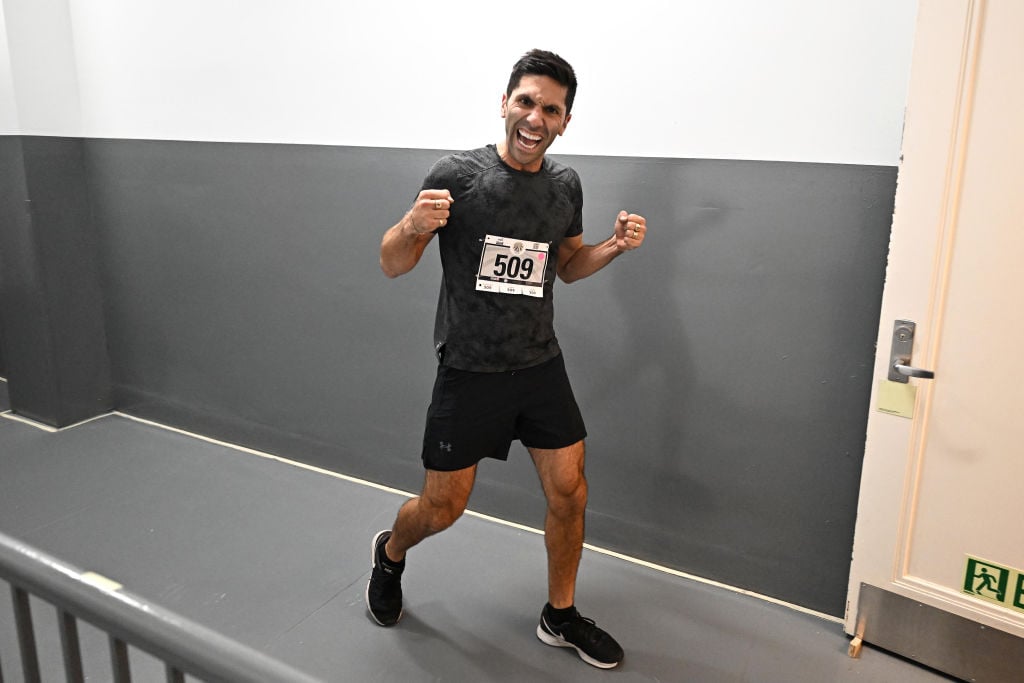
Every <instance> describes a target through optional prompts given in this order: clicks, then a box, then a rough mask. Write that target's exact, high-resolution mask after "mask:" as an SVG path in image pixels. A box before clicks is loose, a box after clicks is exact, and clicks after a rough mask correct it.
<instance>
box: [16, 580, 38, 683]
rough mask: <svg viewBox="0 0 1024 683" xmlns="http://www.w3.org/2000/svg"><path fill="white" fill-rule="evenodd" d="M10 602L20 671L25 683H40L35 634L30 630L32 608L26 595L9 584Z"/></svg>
mask: <svg viewBox="0 0 1024 683" xmlns="http://www.w3.org/2000/svg"><path fill="white" fill-rule="evenodd" d="M11 601H12V602H13V603H14V624H15V629H16V630H17V631H18V648H19V650H20V652H21V671H22V673H23V675H24V676H25V683H40V680H41V679H40V677H39V658H38V657H37V656H36V634H35V632H34V631H33V630H32V607H31V605H29V602H28V593H26V592H25V591H23V590H22V589H20V588H18V587H17V586H15V585H14V584H11Z"/></svg>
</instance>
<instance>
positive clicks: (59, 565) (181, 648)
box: [0, 533, 317, 683]
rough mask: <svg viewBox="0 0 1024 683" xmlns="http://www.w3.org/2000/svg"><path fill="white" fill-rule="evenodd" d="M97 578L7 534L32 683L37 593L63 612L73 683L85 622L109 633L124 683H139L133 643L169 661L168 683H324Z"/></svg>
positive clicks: (0, 542)
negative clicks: (191, 681) (189, 681)
mask: <svg viewBox="0 0 1024 683" xmlns="http://www.w3.org/2000/svg"><path fill="white" fill-rule="evenodd" d="M91 576H92V577H95V575H91ZM91 576H90V575H89V574H83V573H82V572H80V571H79V570H77V569H76V568H74V567H72V566H70V565H68V564H65V563H64V562H61V561H60V560H58V559H56V558H54V557H51V556H49V555H47V554H45V553H43V552H41V551H39V550H37V549H35V548H33V547H31V546H29V545H27V544H25V543H23V542H21V541H18V540H16V539H14V538H11V537H10V536H7V535H5V534H3V533H0V579H4V580H5V581H7V583H9V584H10V586H11V598H12V602H13V611H14V623H15V629H16V631H17V637H18V647H19V651H20V654H21V670H22V675H23V679H24V681H25V683H38V682H39V681H40V680H41V679H40V673H39V671H40V669H39V656H38V653H37V651H36V642H35V630H34V628H33V625H32V611H31V607H30V605H29V597H30V595H31V596H35V597H37V598H40V599H42V600H44V601H46V602H48V603H50V604H51V605H53V606H54V607H55V608H56V610H57V623H58V628H59V631H60V641H61V650H62V654H63V659H64V673H65V678H66V679H67V681H68V683H82V682H84V680H85V678H84V675H83V667H82V652H81V645H80V643H79V639H78V621H77V620H79V619H81V620H82V621H83V622H87V623H89V624H91V625H93V626H95V627H96V628H98V629H100V630H101V631H104V632H106V634H107V637H108V640H109V644H110V664H111V669H112V671H113V679H114V681H115V682H116V683H130V681H131V670H130V663H129V656H128V646H129V645H131V646H133V647H137V648H138V649H140V650H142V651H144V652H147V653H149V654H150V655H152V656H154V657H156V658H157V659H159V660H161V661H162V662H163V663H164V667H165V671H166V675H167V681H168V683H183V681H184V680H185V676H186V675H188V676H194V677H196V678H198V679H200V680H203V681H207V682H208V683H218V682H223V683H317V679H315V678H312V677H310V676H308V675H306V674H304V673H302V672H300V671H297V670H296V669H293V668H291V667H289V666H287V665H285V664H283V663H282V662H279V661H277V660H276V659H272V658H270V657H268V656H266V655H264V654H262V653H260V652H257V651H256V650H253V649H251V648H249V647H246V646H245V645H242V644H240V643H238V642H236V641H234V640H231V639H230V638H226V637H225V636H223V635H221V634H219V633H216V632H214V631H212V630H210V629H208V628H206V627H204V626H201V625H199V624H197V623H195V622H192V621H189V620H188V619H185V618H184V617H182V616H179V615H177V614H175V613H173V612H170V611H168V610H166V609H163V608H161V607H158V606H156V605H154V604H152V603H149V602H147V601H146V600H144V599H142V598H140V597H139V596H137V595H132V594H131V593H128V592H126V591H124V590H121V588H120V587H119V586H117V584H114V583H113V582H110V585H104V583H103V582H102V581H97V580H96V579H95V578H91ZM0 683H3V662H0Z"/></svg>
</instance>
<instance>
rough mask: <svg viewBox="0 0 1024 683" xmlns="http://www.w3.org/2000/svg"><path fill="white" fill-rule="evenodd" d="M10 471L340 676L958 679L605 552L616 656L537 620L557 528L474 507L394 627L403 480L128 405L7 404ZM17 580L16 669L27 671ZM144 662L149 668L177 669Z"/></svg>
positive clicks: (831, 628)
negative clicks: (323, 467) (375, 541)
mask: <svg viewBox="0 0 1024 683" xmlns="http://www.w3.org/2000/svg"><path fill="white" fill-rule="evenodd" d="M5 404H6V387H5V385H3V383H0V409H4V408H6V405H5ZM0 472H2V477H0V530H2V531H3V532H4V533H7V534H8V535H11V536H14V537H16V538H19V539H21V540H23V541H25V542H28V543H30V544H33V545H35V546H37V547H39V548H40V549H42V550H44V551H45V552H48V553H51V554H53V555H56V556H58V557H60V558H62V559H64V560H65V561H67V562H70V563H71V564H73V565H76V566H78V567H80V568H82V569H85V570H91V571H96V572H99V573H101V574H103V575H106V576H108V577H110V578H113V579H115V580H116V581H118V582H120V583H122V584H123V585H124V586H125V588H126V589H127V590H129V591H132V592H134V593H136V594H139V595H141V596H144V597H145V598H147V599H149V600H151V601H153V602H155V603H157V604H160V605H162V606H163V607H166V608H168V609H171V610H174V611H176V612H179V613H181V614H182V615H184V616H186V617H188V618H190V619H193V620H195V621H197V622H199V623H202V624H204V625H206V626H209V627H212V628H214V629H216V630H218V631H220V632H222V633H224V634H226V635H228V636H231V637H233V638H235V639H237V640H239V641H241V642H243V643H245V644H247V645H250V646H253V647H255V648H257V649H259V650H261V651H264V652H266V653H268V654H270V655H272V656H274V657H276V658H278V659H281V660H283V661H285V662H287V663H289V664H292V665H294V666H296V667H297V668H300V669H302V670H304V671H306V672H308V673H310V674H312V675H314V676H317V677H319V678H322V679H323V680H324V681H583V680H586V681H590V680H595V679H596V678H598V677H600V676H612V677H615V678H616V680H622V681H695V682H699V683H725V682H730V683H738V682H741V681H743V682H751V683H773V682H779V683H783V682H785V683H794V682H800V681H814V682H816V683H819V682H840V683H841V682H846V681H861V682H863V681H894V682H896V681H898V682H899V683H930V682H934V681H946V680H950V679H948V678H946V677H944V676H941V675H939V674H936V673H934V672H931V671H928V670H926V669H923V668H921V667H918V666H916V665H914V664H912V663H910V662H907V661H905V660H902V659H899V658H896V657H893V656H890V655H888V654H887V653H885V652H882V651H880V650H876V649H872V648H870V647H866V648H865V650H864V653H863V655H862V656H861V658H860V659H857V660H853V659H850V658H848V657H847V656H846V648H847V644H848V641H847V638H846V636H845V635H844V634H843V633H842V628H841V626H840V625H839V624H837V623H834V622H832V621H828V620H825V619H821V618H818V617H816V616H813V615H807V614H802V613H800V612H797V611H795V610H792V609H789V608H786V607H782V606H778V605H773V604H770V603H767V602H765V601H763V600H759V599H757V598H753V597H749V596H745V595H740V594H737V593H733V592H731V591H727V590H723V589H721V588H715V587H711V586H708V585H705V584H702V583H699V582H695V581H692V580H688V579H685V578H680V577H678V576H673V575H670V574H667V573H664V572H660V571H657V570H655V569H649V568H645V567H642V566H638V565H636V564H632V563H628V562H625V561H623V560H619V559H615V558H612V557H608V556H606V555H602V554H599V553H596V552H593V551H586V552H585V554H584V559H583V565H582V569H581V572H580V580H579V591H578V604H579V606H580V608H581V610H582V611H583V612H584V613H585V614H586V615H588V616H592V617H594V618H596V619H597V620H598V623H600V624H601V625H603V626H605V627H606V628H607V629H608V630H609V631H611V632H612V633H613V634H615V635H616V637H617V638H618V639H619V641H620V642H621V643H622V645H623V647H624V648H625V650H626V660H625V661H624V662H623V664H622V665H621V667H619V668H618V669H616V670H614V671H611V672H607V673H605V672H600V671H598V670H596V669H593V668H591V667H589V666H587V665H586V664H583V663H582V662H581V661H579V660H578V659H577V658H576V656H575V655H574V654H573V653H571V652H570V651H567V650H559V649H555V648H549V647H546V646H544V645H542V644H541V643H540V642H539V641H538V640H537V639H536V637H535V636H534V627H535V624H536V619H537V616H538V613H539V610H540V607H541V606H542V605H543V603H544V600H545V587H544V550H543V539H542V538H541V537H540V536H538V535H537V534H535V533H532V532H529V531H523V530H519V529H516V528H513V527H509V526H505V525H501V524H498V523H495V522H493V521H489V520H486V519H481V518H477V517H472V516H466V517H464V518H463V519H461V520H460V521H459V522H458V524H456V526H455V527H453V528H452V529H450V530H449V531H447V532H445V533H444V534H441V535H440V536H437V537H435V538H434V539H431V540H430V541H429V542H428V543H426V544H424V545H423V546H421V547H420V548H417V549H416V550H415V551H414V552H413V553H411V554H410V556H409V566H408V570H407V571H406V575H405V580H404V586H405V592H406V615H405V617H404V618H403V620H402V622H401V623H400V624H399V625H398V626H397V627H395V628H392V629H384V628H380V627H378V626H376V625H374V624H372V623H371V622H370V620H369V618H368V617H367V615H366V612H365V607H364V604H363V591H364V588H365V582H366V579H367V576H368V569H369V568H368V560H369V548H368V545H369V539H370V537H371V536H372V534H373V533H374V532H376V531H377V530H378V529H381V528H384V527H387V526H389V525H390V522H391V521H392V518H393V517H394V514H395V511H396V510H397V508H398V506H399V505H400V504H401V503H402V502H403V500H404V498H403V496H401V495H400V494H398V493H394V492H389V491H386V490H381V489H377V488H373V487H370V486H366V485H364V484H360V483H357V482H352V481H347V480H344V479H340V478H337V477H334V476H331V475H329V474H326V473H320V472H315V471H310V470H307V469H302V468H299V467H296V466H293V465H290V464H287V463H284V462H280V461H276V460H272V459H267V458H262V457H259V456H258V455H254V454H251V453H245V452H241V451H238V450H235V449H231V448H227V447H224V446H221V445H216V444H212V443H208V442H205V441H202V440H198V439H195V438H192V437H189V436H186V435H182V434H178V433H174V432H170V431H167V430H165V429H161V428H159V427H154V426H150V425H146V424H140V423H138V422H135V421H132V420H130V419H128V418H126V417H123V416H117V415H114V416H108V417H104V418H102V419H100V420H97V421H94V422H89V423H87V424H84V425H80V426H77V427H74V428H72V429H69V430H65V431H61V432H58V433H47V432H44V431H41V430H39V429H37V428H35V427H33V426H30V425H26V424H23V423H20V422H16V421H13V420H10V419H0ZM8 593H9V591H7V590H6V588H4V589H3V590H2V591H0V662H2V665H3V667H4V669H3V676H2V677H0V678H2V679H3V680H5V681H17V680H19V677H20V674H19V673H18V672H17V671H16V666H17V662H18V654H17V646H16V641H15V638H14V630H13V625H12V616H11V608H10V599H9V595H8ZM33 609H34V614H35V615H36V619H37V632H38V633H37V638H38V639H39V641H40V643H41V645H40V647H41V649H42V650H43V651H44V654H43V656H42V659H43V668H44V671H43V676H44V680H47V681H50V680H54V681H56V680H63V677H62V674H61V673H60V669H59V641H58V640H57V635H56V629H55V621H56V620H55V618H54V617H53V616H52V613H53V610H52V609H49V608H48V606H46V605H44V604H42V603H39V602H38V601H35V603H34V608H33ZM82 638H83V644H84V649H85V651H86V668H87V673H88V680H90V681H105V680H109V679H110V674H109V670H108V668H107V664H106V643H105V641H104V640H103V638H102V635H101V634H100V633H99V632H96V631H94V630H92V629H90V628H88V627H86V628H84V629H83V636H82ZM132 661H133V664H132V666H133V674H134V675H135V680H138V681H162V680H163V673H162V671H161V670H160V668H159V666H158V664H157V663H156V662H155V661H153V660H149V659H148V658H147V657H145V656H139V655H138V653H134V654H133V659H132Z"/></svg>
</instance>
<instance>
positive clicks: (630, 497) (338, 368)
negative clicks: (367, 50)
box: [85, 140, 896, 615]
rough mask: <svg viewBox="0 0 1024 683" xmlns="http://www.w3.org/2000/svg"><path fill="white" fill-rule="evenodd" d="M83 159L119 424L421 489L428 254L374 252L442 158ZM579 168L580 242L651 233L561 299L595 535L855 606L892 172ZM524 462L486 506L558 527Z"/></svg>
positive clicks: (124, 154)
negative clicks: (389, 261) (618, 216)
mask: <svg viewBox="0 0 1024 683" xmlns="http://www.w3.org/2000/svg"><path fill="white" fill-rule="evenodd" d="M85 144H86V150H87V163H88V169H89V179H90V185H91V189H92V201H93V205H94V207H95V211H96V216H97V225H98V227H99V228H100V230H101V254H102V262H103V267H104V282H105V286H106V303H107V325H108V336H109V340H110V341H109V343H110V349H111V355H112V358H113V359H114V378H115V383H116V386H117V392H118V393H117V396H118V400H119V404H120V406H121V407H122V409H126V410H129V411H130V412H136V413H138V414H141V415H146V416H150V417H154V418H157V419H162V420H166V421H171V422H173V423H175V424H179V425H181V426H184V427H186V428H190V429H195V430H196V431H200V432H202V433H206V434H210V435H213V436H219V437H221V438H226V439H229V440H232V441H237V442H240V443H243V444H246V445H250V446H253V447H256V448H262V449H264V450H271V451H274V452H276V453H279V454H281V455H284V456H287V457H292V458H296V459H301V460H307V461H309V462H313V463H316V464H324V465H327V466H330V467H334V468H337V469H339V470H341V471H343V472H347V473H350V474H354V475H357V476H363V477H367V478H370V479H373V480H376V481H381V482H384V483H387V484H391V485H394V486H398V487H401V488H406V489H416V488H418V485H419V483H420V480H421V478H422V472H421V469H420V464H419V459H418V450H419V449H418V444H419V440H420V436H421V429H422V424H423V417H424V412H425V409H426V404H427V401H428V399H429V392H430V385H431V381H432V377H433V356H432V353H431V342H430V340H431V328H432V324H433V312H434V305H435V301H436V293H437V284H438V278H439V266H438V264H437V255H436V247H434V246H431V247H430V248H428V251H427V253H426V255H425V257H424V261H423V262H422V263H421V265H420V267H419V268H418V269H417V270H416V271H414V272H413V273H410V274H409V275H406V276H404V277H403V278H399V279H398V280H394V281H392V280H388V279H386V278H385V277H384V276H383V275H382V274H381V273H380V270H379V268H378V265H377V259H378V255H377V248H378V245H379V240H380V236H381V234H382V232H383V230H384V229H386V228H387V227H388V226H389V225H391V224H392V223H393V222H395V221H396V220H397V219H398V218H399V217H400V216H401V214H402V213H403V212H404V211H405V209H406V208H407V207H408V204H409V203H410V201H411V200H412V198H413V196H414V195H415V192H416V189H417V188H418V187H419V183H420V181H421V179H422V177H423V175H424V173H425V172H426V170H427V168H428V167H429V166H430V164H431V163H432V162H433V161H434V160H435V159H436V158H437V157H438V156H439V154H440V153H441V152H434V151H429V150H428V151H424V150H395V149H371V148H334V147H316V146H278V145H232V144H222V143H220V144H214V143H181V142H147V141H111V140H89V141H86V143H85ZM561 158H562V159H563V160H565V161H567V162H569V163H571V164H572V165H574V166H575V167H576V168H577V169H578V170H579V172H580V174H581V176H582V177H583V181H584V192H585V196H586V209H585V218H586V225H587V231H586V233H585V238H586V239H587V241H588V242H590V241H596V240H597V239H600V238H603V237H605V236H606V234H608V232H609V231H610V226H611V222H612V218H613V217H614V215H615V213H616V212H617V211H618V210H619V209H620V208H625V209H627V210H631V211H639V212H642V213H644V214H646V215H647V217H648V219H649V222H650V225H651V233H650V236H649V238H648V242H647V245H646V247H645V248H644V249H642V250H640V251H639V252H635V253H632V254H628V255H625V256H623V257H622V258H620V259H618V260H617V261H616V262H615V263H614V264H613V265H612V266H611V267H610V268H609V269H608V270H606V271H604V272H602V273H600V274H598V275H596V276H595V277H593V278H591V279H589V280H585V281H582V282H580V283H576V284H573V285H564V284H559V285H558V286H557V287H556V302H557V303H556V310H557V313H556V325H557V328H558V331H559V335H560V339H561V341H562V345H563V347H564V348H565V351H566V359H567V365H568V367H569V370H570V373H571V374H572V376H573V379H574V384H575V388H576V392H577V398H578V399H579V401H580V403H581V405H582V407H583V410H584V415H585V417H586V418H587V423H588V427H589V431H590V438H589V439H588V475H589V478H590V482H591V507H590V517H589V520H588V525H589V526H588V540H590V541H591V542H593V543H596V544H598V545H603V546H608V547H611V548H614V549H617V550H620V551H623V552H626V553H629V554H632V555H637V556H640V557H643V558H645V559H649V560H652V561H655V562H660V563H664V564H667V565H669V566H672V567H676V568H679V569H683V570H685V571H690V572H693V573H696V574H699V575H702V576H706V577H709V578H713V579H716V580H719V581H723V582H726V583H730V584H734V585H738V586H741V587H744V588H748V589H751V590H755V591H758V592H761V593H765V594H769V595H773V596H776V597H780V598H782V599H785V600H790V601H792V602H795V603H798V604H801V605H804V606H807V607H809V608H812V609H817V610H820V611H823V612H827V613H831V614H835V615H840V614H842V611H843V605H844V600H845V588H846V578H847V572H848V565H849V556H850V548H851V546H852V534H853V519H854V514H855V506H856V497H857V486H858V481H859V472H860V461H861V457H862V455H863V447H864V430H865V424H866V415H867V400H868V395H869V388H870V382H871V377H870V368H871V366H872V363H873V356H874V348H873V346H874V339H875V332H876V328H877V315H878V307H879V302H880V298H881V288H882V281H883V274H884V266H885V256H886V248H887V244H888V235H889V224H890V217H891V213H892V203H893V195H894V191H895V175H896V171H895V169H894V168H887V167H858V166H842V165H826V164H798V163H778V162H744V161H714V160H670V159H626V158H602V157H561ZM514 453H515V455H514V456H513V458H512V460H511V461H510V462H509V463H507V464H501V463H496V462H485V464H484V466H483V467H482V468H481V473H480V477H479V483H478V488H477V491H476V492H475V493H474V498H473V501H472V503H471V504H472V506H473V507H474V509H477V510H480V511H482V512H488V513H492V514H497V515H501V516H503V517H508V518H512V519H515V520H517V521H522V522H524V523H528V524H530V525H533V526H539V525H540V524H541V519H542V515H543V500H542V498H541V495H540V491H539V487H538V485H537V482H536V476H535V475H534V474H533V472H532V470H531V468H530V465H529V462H528V458H527V457H525V455H524V453H523V451H522V450H521V449H518V448H517V449H515V451H514ZM393 514H394V511H393V510H385V511H382V512H381V516H382V522H384V523H386V522H387V521H390V518H391V517H392V516H393ZM584 571H585V569H584Z"/></svg>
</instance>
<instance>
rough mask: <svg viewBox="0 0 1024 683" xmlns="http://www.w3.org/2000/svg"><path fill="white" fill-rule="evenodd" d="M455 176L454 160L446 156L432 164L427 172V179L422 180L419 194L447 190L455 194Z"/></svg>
mask: <svg viewBox="0 0 1024 683" xmlns="http://www.w3.org/2000/svg"><path fill="white" fill-rule="evenodd" d="M456 174H457V170H456V164H455V160H454V158H453V157H451V156H446V157H442V158H440V159H438V160H437V161H436V162H434V165H433V166H431V167H430V170H429V171H427V177H426V178H424V179H423V185H422V186H420V192H422V191H423V190H448V191H450V192H452V194H455V177H456Z"/></svg>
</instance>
